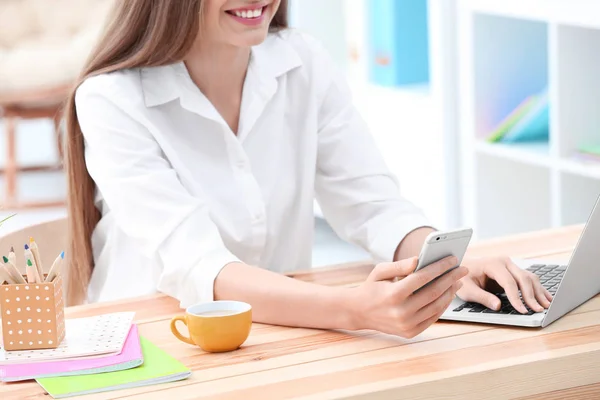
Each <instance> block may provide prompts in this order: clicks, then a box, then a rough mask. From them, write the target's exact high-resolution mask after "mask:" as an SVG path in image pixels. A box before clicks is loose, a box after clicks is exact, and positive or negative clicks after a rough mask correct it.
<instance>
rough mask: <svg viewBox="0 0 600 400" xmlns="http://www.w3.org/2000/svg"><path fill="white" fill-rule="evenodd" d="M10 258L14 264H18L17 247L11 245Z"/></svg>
mask: <svg viewBox="0 0 600 400" xmlns="http://www.w3.org/2000/svg"><path fill="white" fill-rule="evenodd" d="M8 259H9V260H10V262H11V263H12V265H17V255H16V254H15V248H14V247H13V246H10V252H9V253H8Z"/></svg>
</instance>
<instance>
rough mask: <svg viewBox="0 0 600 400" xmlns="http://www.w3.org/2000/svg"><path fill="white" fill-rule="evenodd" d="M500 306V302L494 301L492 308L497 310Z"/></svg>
mask: <svg viewBox="0 0 600 400" xmlns="http://www.w3.org/2000/svg"><path fill="white" fill-rule="evenodd" d="M499 308H500V302H499V301H494V310H498V309H499Z"/></svg>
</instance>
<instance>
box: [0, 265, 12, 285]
mask: <svg viewBox="0 0 600 400" xmlns="http://www.w3.org/2000/svg"><path fill="white" fill-rule="evenodd" d="M4 282H6V283H8V284H13V283H16V282H15V281H14V280H13V278H12V276H10V274H9V273H8V270H7V269H6V267H4V265H0V285H1V284H2V283H4Z"/></svg>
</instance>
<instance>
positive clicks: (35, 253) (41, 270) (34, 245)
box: [29, 236, 44, 282]
mask: <svg viewBox="0 0 600 400" xmlns="http://www.w3.org/2000/svg"><path fill="white" fill-rule="evenodd" d="M29 248H30V249H31V254H33V261H34V263H33V264H34V266H35V267H36V269H37V272H38V276H39V277H40V278H41V279H40V280H39V281H38V282H42V281H43V280H44V279H43V278H44V267H43V266H42V258H41V257H40V249H39V248H38V245H37V243H36V242H35V240H34V239H33V237H31V236H30V237H29Z"/></svg>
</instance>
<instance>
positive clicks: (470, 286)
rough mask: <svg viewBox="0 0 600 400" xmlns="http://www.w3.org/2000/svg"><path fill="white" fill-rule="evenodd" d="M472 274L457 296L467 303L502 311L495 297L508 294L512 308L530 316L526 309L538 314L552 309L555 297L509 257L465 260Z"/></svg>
mask: <svg viewBox="0 0 600 400" xmlns="http://www.w3.org/2000/svg"><path fill="white" fill-rule="evenodd" d="M462 265H464V266H465V267H467V269H468V270H469V273H468V274H467V276H465V277H464V278H462V280H461V282H462V283H463V287H462V288H461V289H460V290H459V291H458V292H457V295H458V297H460V298H461V299H462V300H464V301H470V302H475V303H479V304H482V305H484V306H486V307H488V308H491V309H493V310H498V309H499V308H500V299H499V298H498V297H497V296H495V295H494V294H493V293H499V292H502V291H504V292H506V295H507V297H508V299H509V301H510V303H511V304H512V306H513V307H514V308H515V309H516V310H517V311H519V312H521V313H523V314H527V309H526V308H525V305H524V304H523V301H522V300H521V298H520V296H519V290H520V291H521V294H522V298H523V300H524V301H525V303H526V304H527V306H528V307H529V308H530V309H532V310H533V311H536V312H542V311H544V309H547V308H548V307H550V301H552V295H551V294H550V293H549V292H548V290H546V288H544V287H543V286H542V284H541V283H540V279H539V278H538V277H537V275H535V274H533V273H531V272H529V271H526V270H524V269H521V268H519V267H518V266H516V265H515V264H514V263H513V262H512V261H511V260H510V258H508V257H495V258H472V259H465V260H463V263H462Z"/></svg>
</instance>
